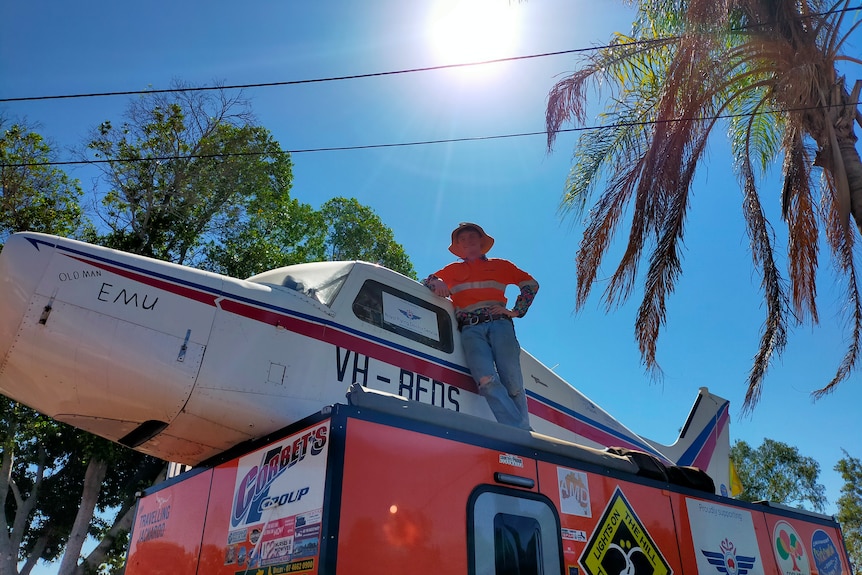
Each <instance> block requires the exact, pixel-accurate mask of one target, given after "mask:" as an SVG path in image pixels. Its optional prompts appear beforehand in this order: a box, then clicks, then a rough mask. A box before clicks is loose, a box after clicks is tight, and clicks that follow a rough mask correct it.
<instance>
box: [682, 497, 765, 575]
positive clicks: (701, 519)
mask: <svg viewBox="0 0 862 575" xmlns="http://www.w3.org/2000/svg"><path fill="white" fill-rule="evenodd" d="M685 504H686V510H687V511H688V522H689V528H690V530H691V542H692V545H693V546H694V552H695V556H696V557H697V569H698V572H699V573H700V575H764V571H763V560H762V558H761V556H760V549H759V548H758V546H757V535H756V534H755V532H754V520H753V519H752V517H751V512H750V511H748V510H747V509H739V508H736V507H730V506H728V505H720V504H718V503H712V502H710V501H703V500H700V499H694V498H691V497H687V498H686V500H685Z"/></svg>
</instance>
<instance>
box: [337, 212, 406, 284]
mask: <svg viewBox="0 0 862 575" xmlns="http://www.w3.org/2000/svg"><path fill="white" fill-rule="evenodd" d="M320 212H321V214H322V215H323V222H324V225H325V226H326V246H327V251H328V254H327V255H328V257H327V259H330V260H353V259H356V260H365V261H369V262H373V263H378V264H380V265H382V266H386V267H388V268H390V269H393V270H395V271H398V272H401V273H402V274H404V275H406V276H409V277H411V278H413V279H416V271H415V270H414V269H413V264H412V263H410V258H409V257H407V254H406V253H405V252H404V248H403V247H401V245H399V244H398V243H397V242H396V241H395V237H394V235H393V234H392V230H391V229H390V228H389V227H387V226H386V225H385V224H384V223H383V221H382V220H381V219H380V217H379V216H378V215H377V214H376V213H374V210H372V209H371V208H369V207H368V206H363V205H362V204H360V203H359V202H358V201H356V200H355V199H353V198H349V199H348V198H333V199H331V200H329V201H327V202H326V203H324V204H323V205H322V206H321V208H320Z"/></svg>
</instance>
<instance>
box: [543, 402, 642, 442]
mask: <svg viewBox="0 0 862 575" xmlns="http://www.w3.org/2000/svg"><path fill="white" fill-rule="evenodd" d="M527 405H528V407H529V412H530V413H532V414H533V415H535V416H536V417H539V418H541V419H544V420H546V421H550V422H551V423H553V424H554V425H558V426H560V427H562V428H563V429H567V430H569V431H571V432H572V433H574V434H576V435H579V436H581V437H583V438H585V439H589V440H590V441H595V442H596V443H598V444H599V445H602V446H605V447H625V448H628V449H636V450H638V451H644V448H643V446H641V445H636V444H634V443H631V442H628V441H626V440H625V439H623V438H621V437H619V436H618V435H611V434H610V433H607V432H605V431H602V430H601V429H598V428H596V427H593V426H592V425H590V424H588V423H584V422H583V421H580V420H578V419H575V418H574V417H572V416H571V415H568V414H565V413H563V412H561V411H559V410H557V409H554V408H553V407H551V406H550V405H546V404H544V403H542V402H540V401H538V400H536V399H533V398H532V397H528V398H527Z"/></svg>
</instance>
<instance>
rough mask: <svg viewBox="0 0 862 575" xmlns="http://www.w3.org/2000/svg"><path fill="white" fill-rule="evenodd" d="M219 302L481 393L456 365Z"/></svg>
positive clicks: (245, 306)
mask: <svg viewBox="0 0 862 575" xmlns="http://www.w3.org/2000/svg"><path fill="white" fill-rule="evenodd" d="M219 306H220V307H221V308H222V309H223V310H225V311H229V312H231V313H234V314H237V315H239V316H242V317H247V318H250V319H253V320H255V321H259V322H262V323H266V324H269V325H274V326H279V327H283V328H284V329H286V330H288V331H290V332H293V333H297V334H299V335H303V336H305V337H310V338H312V339H316V340H319V341H322V342H325V343H329V344H332V345H337V346H339V347H343V348H345V349H349V350H351V351H353V352H356V353H361V354H362V355H367V356H368V357H373V358H374V359H377V360H380V361H382V362H384V363H388V364H391V365H394V366H396V367H399V368H403V369H407V370H410V371H414V372H416V373H419V374H421V375H424V376H426V377H429V378H432V379H436V380H438V381H442V382H443V383H448V384H449V385H454V386H455V387H458V388H460V389H463V390H465V391H469V392H471V393H477V389H476V384H475V382H474V381H473V378H472V377H470V376H469V375H467V374H465V373H460V372H458V371H455V370H454V369H450V368H448V367H444V366H442V365H439V364H436V363H432V362H430V361H427V360H424V359H420V358H418V357H416V356H414V355H410V354H408V353H404V352H402V351H398V350H395V349H392V348H391V347H388V346H385V345H381V344H379V343H375V342H373V341H369V340H367V339H364V338H361V337H357V336H355V335H351V334H349V333H346V332H344V331H342V330H340V329H338V328H335V327H331V326H325V325H322V324H318V323H314V322H309V321H305V320H301V319H297V318H295V317H292V316H289V315H286V314H283V313H278V312H275V311H272V310H267V309H262V308H259V307H256V306H253V305H249V304H245V303H242V302H238V301H235V300H229V299H224V300H221V301H220V302H219Z"/></svg>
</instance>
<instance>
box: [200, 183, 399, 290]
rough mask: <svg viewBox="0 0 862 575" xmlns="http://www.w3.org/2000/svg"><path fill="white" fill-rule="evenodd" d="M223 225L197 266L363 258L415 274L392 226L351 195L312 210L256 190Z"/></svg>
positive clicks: (225, 269) (248, 268)
mask: <svg viewBox="0 0 862 575" xmlns="http://www.w3.org/2000/svg"><path fill="white" fill-rule="evenodd" d="M224 227H225V230H226V232H225V233H224V234H223V235H222V236H220V237H219V238H218V239H217V240H213V241H211V242H210V243H209V245H208V246H207V248H206V250H205V262H204V263H203V264H202V266H201V267H203V268H204V269H208V270H210V271H214V272H217V273H221V274H225V275H228V276H231V277H241V278H245V277H250V276H252V275H254V274H257V273H260V272H263V271H266V270H270V269H274V268H278V267H282V266H287V265H292V264H298V263H305V262H311V261H326V260H329V261H331V260H364V261H370V262H374V263H379V264H380V265H383V266H386V267H388V268H390V269H393V270H395V271H398V272H401V273H403V274H404V275H407V276H409V277H412V278H414V279H415V278H416V272H415V270H414V268H413V264H412V263H411V262H410V258H409V257H408V256H407V254H406V252H405V251H404V248H403V247H402V246H401V245H400V244H398V243H397V242H396V241H395V237H394V234H393V233H392V229H391V228H389V227H388V226H386V225H385V224H384V223H383V221H382V220H381V219H380V217H379V216H378V215H377V214H376V213H375V212H374V210H372V209H371V208H370V207H368V206H363V205H362V204H360V203H359V202H358V201H357V200H356V199H354V198H349V199H348V198H340V197H339V198H333V199H331V200H328V201H326V202H325V203H324V204H323V205H322V206H321V207H320V210H317V211H316V210H314V209H313V208H312V207H311V206H309V205H308V204H302V203H300V202H298V201H296V200H295V199H292V198H290V197H288V196H286V195H281V194H262V193H259V194H257V195H256V197H255V198H254V199H253V200H252V201H251V202H249V204H248V205H247V206H246V207H245V209H243V210H238V211H237V212H235V213H234V214H233V220H232V221H231V223H230V224H229V225H226V226H224Z"/></svg>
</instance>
